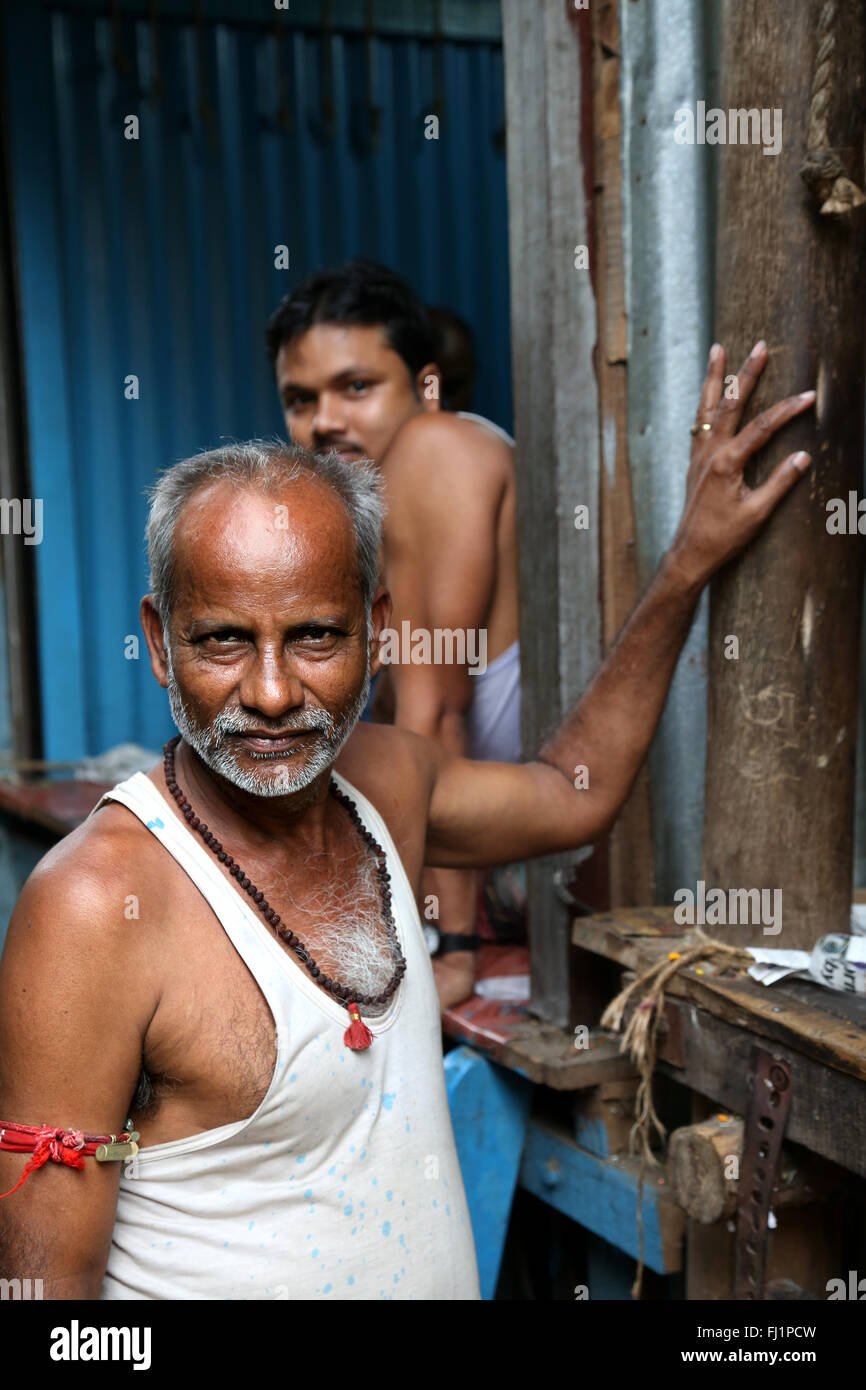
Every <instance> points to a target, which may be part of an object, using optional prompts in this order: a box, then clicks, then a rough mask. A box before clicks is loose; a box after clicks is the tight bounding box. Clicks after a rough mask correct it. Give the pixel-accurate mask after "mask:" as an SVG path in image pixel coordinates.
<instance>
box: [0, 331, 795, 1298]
mask: <svg viewBox="0 0 866 1390" xmlns="http://www.w3.org/2000/svg"><path fill="white" fill-rule="evenodd" d="M766 357H767V354H766V348H765V347H764V346H763V345H759V346H758V348H757V349H756V350H755V352H754V353H753V354H752V356H750V358H749V359H748V360H747V361H746V363H745V364H744V365H743V367H742V369H741V371H740V374H739V393H738V394H739V399H731V400H728V399H722V383H723V378H724V371H725V356H724V352H723V351H722V350H721V349H715V350H714V353H713V356H712V359H711V364H710V367H709V370H708V374H707V378H706V382H705V384H704V388H703V393H702V398H701V403H700V406H699V410H698V417H697V418H698V423H699V424H706V425H709V426H710V428H709V429H708V430H701V431H700V432H698V433H697V434H696V435H695V438H694V442H693V445H692V457H691V464H690V467H689V473H688V479H687V496H686V505H685V509H684V512H683V516H682V518H681V520H680V523H679V527H678V529H677V532H676V535H675V536H674V539H673V542H672V545H671V548H670V550H669V551H668V552H667V554H666V555H665V557H664V559H663V561H662V563H661V566H660V568H659V571H658V573H657V575H656V577H655V579H654V580H653V583H652V585H651V586H650V588H649V590H648V592H647V594H646V596H645V598H644V599H643V600H642V601H641V603H640V604H639V605H638V607H637V608H636V609H635V611H634V613H633V615H632V617H631V618H630V619H629V622H628V623H627V624H626V626H625V628H624V629H623V632H622V633H621V635H620V638H619V640H618V642H617V643H616V645H615V647H614V649H613V651H612V652H611V654H610V656H609V658H608V660H607V661H606V663H605V665H604V666H603V668H602V669H601V671H600V672H599V674H598V675H597V677H596V678H595V680H594V682H593V683H592V685H591V687H590V688H589V690H588V691H587V692H586V693H585V695H584V696H583V697H582V699H581V700H580V702H579V703H578V704H577V705H576V706H575V707H574V709H572V710H571V711H570V712H569V714H568V715H567V716H566V718H565V719H564V721H563V723H562V725H561V727H560V728H559V729H558V730H557V732H556V733H555V734H554V735H553V737H552V738H551V739H550V740H549V742H548V743H547V744H546V745H545V747H544V748H542V749H541V750H540V752H539V753H538V755H537V757H536V758H535V760H534V761H530V762H527V763H524V764H513V763H499V762H472V761H469V760H467V759H465V758H462V757H460V756H458V755H456V754H449V753H447V752H446V751H445V750H443V748H442V747H441V746H440V745H439V744H436V743H433V742H431V741H429V740H427V739H423V738H420V737H418V736H417V735H415V734H412V733H409V732H407V731H406V730H403V729H399V728H394V727H390V726H385V725H372V724H357V725H356V721H357V719H358V715H359V713H360V711H361V709H362V708H363V705H364V701H365V698H366V693H367V688H368V681H369V672H370V670H371V668H372V669H375V664H376V660H377V657H376V652H377V635H378V633H379V632H380V631H381V629H382V627H383V626H384V625H386V624H387V622H388V618H389V601H388V596H387V594H386V592H385V591H384V590H383V589H381V588H379V587H378V541H379V523H380V520H381V508H380V505H379V502H378V498H377V478H376V475H375V473H374V472H373V471H372V470H370V469H368V468H365V467H363V466H358V465H351V466H350V467H348V468H346V467H345V466H344V465H343V464H341V463H340V462H339V460H335V459H329V458H324V459H322V458H317V457H315V456H312V455H309V454H306V453H304V452H303V451H300V450H295V449H292V448H291V447H287V446H276V445H270V446H260V445H228V446H226V447H225V448H223V449H221V450H218V451H216V452H215V453H212V454H208V455H202V456H198V457H197V458H195V459H192V460H189V461H187V462H186V463H183V464H178V465H176V466H175V467H174V468H173V469H170V470H169V472H168V473H167V474H166V475H165V476H164V478H163V479H162V480H161V482H160V484H159V486H158V490H157V495H156V498H155V500H154V504H153V508H152V513H151V522H150V528H149V541H150V557H151V578H152V594H151V595H149V596H147V597H145V598H144V599H143V600H142V606H141V617H142V624H143V627H144V631H145V635H146V638H147V643H148V648H149V651H150V656H151V663H152V668H153V671H154V674H155V676H156V679H157V680H158V681H159V683H160V684H161V685H162V686H163V687H166V688H167V689H168V691H169V698H170V702H171V708H172V712H173V714H174V718H175V721H176V723H177V724H178V726H179V728H180V730H181V733H182V735H183V737H182V739H181V741H180V742H179V744H178V746H177V748H176V752H175V755H174V762H173V764H172V762H171V757H170V755H169V757H168V759H167V762H166V764H165V765H160V766H159V767H156V768H154V769H153V771H152V772H150V773H149V774H148V775H146V776H145V775H144V774H142V773H137V774H136V775H135V776H134V777H132V778H130V779H129V780H128V781H127V782H125V783H122V784H120V785H119V786H118V787H117V788H115V789H114V791H113V792H112V793H111V794H110V795H109V797H108V798H107V799H106V800H105V801H104V802H103V803H101V805H100V807H99V808H97V809H96V810H95V812H94V813H93V814H92V816H91V817H90V818H89V819H88V820H87V821H86V822H85V824H84V825H83V826H81V827H80V828H79V829H78V830H76V831H75V832H74V833H73V834H71V835H69V836H68V837H67V838H66V839H65V840H64V841H62V842H61V843H60V844H59V845H58V846H56V847H55V848H54V849H52V850H51V851H50V853H49V854H47V855H46V856H45V858H44V860H42V862H41V863H40V864H39V866H38V867H37V869H36V870H35V872H34V873H33V874H32V875H31V877H30V879H29V880H28V882H27V884H26V885H25V888H24V890H23V892H22V894H21V897H20V899H19V902H18V904H17V907H16V909H15V913H14V915H13V918H12V922H11V924H10V927H9V932H8V936H7V941H6V947H5V951H4V955H3V959H2V964H0V1123H2V1124H6V1125H8V1124H9V1123H10V1122H14V1123H16V1124H27V1125H42V1124H45V1125H50V1126H52V1127H57V1129H58V1130H61V1128H62V1129H67V1128H68V1129H74V1130H80V1131H84V1132H85V1133H90V1134H105V1133H107V1132H113V1133H115V1134H117V1133H119V1132H120V1131H121V1129H122V1127H123V1125H124V1122H125V1121H126V1120H127V1116H131V1119H132V1121H133V1123H134V1125H135V1128H136V1129H137V1130H138V1131H139V1132H140V1135H141V1143H142V1149H141V1152H140V1154H139V1155H138V1156H137V1158H135V1160H134V1161H132V1162H131V1163H130V1164H128V1165H127V1164H123V1165H121V1164H118V1163H112V1162H107V1163H97V1162H95V1161H94V1160H93V1159H92V1158H87V1159H86V1160H84V1170H83V1171H81V1172H69V1171H66V1169H65V1168H63V1167H61V1166H60V1164H59V1163H54V1162H48V1163H47V1164H46V1165H45V1166H44V1167H42V1168H40V1169H38V1170H36V1171H34V1172H32V1173H31V1174H30V1176H29V1177H28V1179H27V1181H26V1182H25V1183H24V1185H23V1187H20V1188H19V1189H18V1190H17V1191H16V1192H14V1193H13V1194H12V1195H11V1196H7V1197H5V1198H4V1200H2V1201H0V1248H2V1252H3V1257H2V1265H3V1268H2V1275H3V1277H11V1278H15V1277H21V1278H39V1279H42V1280H43V1281H44V1292H45V1296H46V1297H48V1298H84V1299H96V1298H99V1297H103V1298H108V1299H115V1298H131V1299H171V1298H180V1299H184V1298H194V1299H195V1298H198V1299H201V1298H215V1299H227V1298H228V1299H238V1298H240V1299H251V1298H291V1299H297V1298H311V1299H312V1298H328V1297H333V1298H337V1299H340V1298H363V1299H369V1298H380V1297H395V1298H410V1297H411V1298H415V1299H425V1298H432V1299H464V1298H465V1299H474V1298H477V1297H478V1281H477V1273H476V1268H475V1258H474V1249H473V1244H472V1234H471V1229H470V1225H469V1216H468V1211H467V1208H466V1201H465V1196H464V1192H463V1186H462V1181H461V1177H460V1171H459V1167H458V1164H457V1159H456V1153H455V1148H454V1142H453V1135H452V1130H451V1125H450V1119H449V1114H448V1105H447V1098H446V1094H445V1087H444V1079H443V1070H442V1050H441V1032H440V1025H439V1008H438V1001H437V996H436V990H435V986H434V982H433V976H432V971H431V967H430V961H429V957H428V955H427V953H426V948H425V945H424V940H423V935H422V930H421V923H420V919H419V916H418V912H417V908H416V906H415V898H414V894H415V892H416V891H417V886H418V882H419V879H420V876H421V873H422V870H423V867H424V865H425V864H426V865H434V866H440V867H444V868H469V867H472V866H473V865H477V864H495V863H499V862H504V861H507V860H513V859H520V858H526V857H531V856H533V855H546V854H551V853H555V852H559V851H565V850H572V849H574V848H575V847H576V846H578V845H581V844H584V843H587V842H591V841H593V840H594V839H596V838H597V837H598V836H599V835H600V834H602V833H604V832H605V831H606V829H608V828H609V827H610V825H611V824H612V823H613V821H614V820H615V818H616V815H617V813H618V811H619V808H620V807H621V805H622V804H623V802H624V800H625V798H626V796H627V794H628V792H629V789H630V787H631V785H632V783H633V781H634V778H635V776H636V774H637V772H638V770H639V768H640V766H641V763H642V762H643V759H644V757H645V756H646V752H647V749H648V747H649V745H650V741H651V739H652V736H653V732H654V730H655V728H656V726H657V723H658V720H659V717H660V714H661V711H662V708H663V706H664V702H665V698H666V694H667V690H668V686H669V683H670V680H671V676H672V674H673V671H674V668H675V665H676V661H677V657H678V655H679V652H680V650H681V648H682V644H683V642H684V640H685V637H686V635H687V633H688V630H689V627H690V625H691V622H692V618H693V615H694V611H695V606H696V604H697V601H698V598H699V595H700V593H701V590H702V588H703V586H704V585H705V583H706V582H707V580H708V579H709V577H710V575H711V574H712V573H713V572H714V571H715V570H716V569H717V568H718V567H719V566H721V565H723V564H724V563H725V562H726V561H727V560H729V559H730V558H731V557H732V556H733V555H734V554H736V552H737V551H738V550H740V549H741V548H742V546H743V545H745V544H746V543H747V542H748V541H749V540H750V538H751V537H752V536H754V535H755V534H756V532H757V531H758V530H759V529H760V527H761V526H762V524H763V523H764V521H765V520H766V518H767V517H768V516H769V514H770V513H771V512H772V510H773V508H774V507H775V506H776V505H777V503H778V502H779V501H780V500H781V498H782V497H783V496H784V495H785V494H786V493H787V492H788V491H789V490H790V489H791V488H792V487H793V486H794V485H795V483H796V481H797V480H798V478H799V477H800V476H801V474H802V471H803V469H804V468H806V467H807V466H808V462H809V459H808V456H807V455H805V454H798V455H794V456H791V457H789V458H787V459H786V460H785V461H784V462H782V463H780V464H779V465H778V467H777V468H776V469H775V470H774V471H773V473H772V475H771V476H770V478H769V479H768V480H767V481H766V482H765V483H764V484H762V486H761V487H759V488H757V489H755V490H754V491H750V490H749V489H748V488H747V487H745V485H744V483H743V467H744V465H745V464H746V462H747V460H748V459H749V457H750V456H751V455H752V454H753V453H754V452H755V451H756V450H757V449H758V448H759V447H760V446H761V445H762V444H764V443H765V442H766V440H767V439H768V438H769V437H770V436H771V435H772V434H773V433H774V431H775V430H777V429H778V428H779V427H780V426H781V425H782V424H783V423H784V422H785V421H786V420H790V419H792V418H793V417H794V416H796V415H798V414H799V413H801V412H802V411H804V410H805V409H807V408H808V407H809V406H810V405H811V404H812V402H813V400H814V392H809V393H806V394H804V395H803V396H798V397H791V398H789V399H788V400H786V401H783V402H780V403H779V404H777V405H775V406H773V407H772V408H771V409H769V410H768V411H766V412H764V414H763V415H762V416H760V417H758V419H756V420H754V421H752V422H751V423H750V424H749V425H747V426H746V427H745V428H743V429H742V430H741V431H740V432H739V433H737V427H738V425H739V422H740V419H741V415H742V412H743V409H744V406H745V403H746V401H747V400H748V398H749V395H750V392H751V390H752V388H753V386H754V383H755V380H756V379H757V376H758V375H759V373H760V371H761V370H762V368H763V366H764V364H765V362H766ZM578 763H581V764H585V765H587V766H589V767H590V768H591V774H592V775H591V779H590V781H591V789H586V790H575V788H574V784H573V780H572V772H573V769H574V767H575V765H576V764H578ZM332 767H333V769H334V773H333V789H332V787H331V782H332ZM175 785H176V787H177V788H179V789H180V790H179V791H178V792H177V796H176V793H175V791H174V790H173V789H172V788H173V787H174V786H175ZM178 797H179V800H178V799H177V798H178ZM346 797H349V798H351V800H352V802H354V803H355V809H354V810H353V809H352V807H351V806H350V805H347V804H346V801H345V798H346ZM203 823H206V826H207V827H208V828H207V830H206V831H205V826H204V824H203ZM203 836H206V839H205V838H203ZM214 837H215V838H214ZM206 840H207V842H206ZM219 846H223V847H224V848H222V849H220V848H219ZM217 850H218V853H217ZM226 856H228V858H227V857H226ZM238 865H242V866H243V867H242V870H239V869H238ZM238 874H240V875H241V876H240V877H239V878H238V877H237V876H238ZM276 914H279V918H277V917H276ZM277 927H281V928H282V930H283V932H284V933H285V932H290V933H292V934H293V935H291V936H289V938H288V943H287V942H286V941H285V940H284V939H282V938H281V937H280V936H279V935H278V933H277V930H276V928H277ZM298 938H299V939H300V942H302V943H304V947H305V948H306V949H305V950H304V949H303V948H300V947H299V945H298ZM309 958H312V960H313V961H315V962H317V964H316V965H315V966H311V965H310V964H309ZM305 961H306V964H305V963H304V962H305ZM359 1001H360V1007H355V1008H352V1007H351V1006H352V1004H353V1003H354V1004H356V1005H357V1004H358V1003H359ZM354 1015H359V1016H362V1017H363V1018H364V1019H365V1020H366V1022H367V1023H369V1024H370V1027H371V1030H372V1033H373V1034H374V1035H375V1036H374V1040H373V1042H372V1046H368V1047H366V1048H363V1049H359V1048H358V1044H359V1043H364V1042H365V1041H366V1040H367V1039H366V1036H365V1035H364V1031H363V1029H362V1027H361V1018H360V1017H359V1018H355V1017H354ZM350 1016H351V1028H350V1029H349V1028H348V1025H349V1024H350ZM359 1032H360V1033H361V1036H360V1037H359V1036H358V1033H359ZM142 1072H143V1074H144V1075H143V1078H142ZM59 1137H60V1136H59ZM73 1142H75V1141H74V1140H73ZM0 1145H2V1141H0ZM23 1164H24V1159H23V1157H22V1156H21V1155H20V1154H11V1153H8V1152H0V1190H2V1192H3V1193H5V1192H6V1191H7V1190H8V1189H10V1188H12V1187H13V1186H14V1185H15V1183H16V1182H17V1181H18V1180H19V1178H20V1176H21V1171H22V1168H23Z"/></svg>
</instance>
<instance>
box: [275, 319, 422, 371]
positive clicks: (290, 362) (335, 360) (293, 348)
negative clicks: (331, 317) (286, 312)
mask: <svg viewBox="0 0 866 1390" xmlns="http://www.w3.org/2000/svg"><path fill="white" fill-rule="evenodd" d="M398 364H399V365H401V366H403V365H405V364H404V363H403V359H402V358H401V357H400V355H399V353H396V352H395V351H394V349H393V348H392V347H391V344H390V342H389V340H388V334H387V331H386V329H385V327H384V325H383V324H340V323H314V324H313V325H312V327H310V328H308V329H306V331H305V332H303V333H299V334H298V335H297V337H295V338H292V339H290V341H289V342H288V343H283V345H282V347H281V348H280V351H279V353H278V354H277V377H278V379H279V381H280V382H281V383H282V382H284V381H290V380H295V379H296V378H298V379H300V378H301V377H302V376H306V375H307V374H309V373H311V372H312V373H316V374H318V375H321V376H327V377H335V376H340V375H342V374H344V373H345V372H349V371H353V370H357V369H360V368H363V367H364V366H365V365H367V366H374V365H376V366H379V367H381V366H383V365H387V366H390V367H392V368H393V367H395V366H397V365H398Z"/></svg>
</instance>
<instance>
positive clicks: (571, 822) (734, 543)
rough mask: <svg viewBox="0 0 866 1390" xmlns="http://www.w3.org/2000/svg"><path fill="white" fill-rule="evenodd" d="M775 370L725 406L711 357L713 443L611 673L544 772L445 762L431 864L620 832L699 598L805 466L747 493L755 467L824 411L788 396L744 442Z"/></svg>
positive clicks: (569, 724)
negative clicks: (791, 427)
mask: <svg viewBox="0 0 866 1390" xmlns="http://www.w3.org/2000/svg"><path fill="white" fill-rule="evenodd" d="M766 361H767V351H766V346H765V345H764V344H760V345H758V347H757V348H756V349H754V350H753V352H752V354H751V355H750V356H749V358H748V359H747V360H746V362H745V363H744V364H743V366H742V368H741V369H740V373H739V377H738V382H739V394H738V398H732V399H727V398H723V397H722V383H723V380H724V371H725V354H724V351H723V349H721V348H717V349H715V351H714V355H713V356H711V360H710V365H709V369H708V372H707V377H706V380H705V382H704V387H703V391H702V393H701V402H700V405H699V407H698V416H697V423H698V424H701V425H702V424H707V423H708V424H710V425H711V429H710V430H709V431H704V430H700V431H699V432H698V433H697V434H696V435H695V436H694V443H693V446H692V456H691V462H690V465H689V471H688V476H687V481H686V502H685V507H684V510H683V515H682V517H681V519H680V523H679V527H678V529H677V532H676V535H675V537H674V540H673V543H672V545H671V548H670V550H669V551H668V552H667V554H666V555H665V557H664V559H663V560H662V563H661V565H660V567H659V570H658V573H657V574H656V577H655V579H654V580H653V582H652V584H651V585H650V588H649V591H648V592H647V594H646V596H645V597H644V599H643V600H642V602H641V603H640V604H639V605H638V607H637V608H636V609H635V611H634V613H633V614H632V616H631V617H630V619H629V620H628V622H627V623H626V625H625V627H624V629H623V631H622V633H621V634H620V636H619V638H618V640H617V642H616V644H615V646H614V648H613V650H612V651H611V653H610V655H609V656H608V658H607V661H606V662H605V664H604V666H603V667H602V669H601V670H600V672H599V673H598V675H597V676H596V677H595V679H594V680H593V682H592V684H591V685H590V687H589V689H588V690H587V691H586V693H585V694H584V696H583V698H582V699H581V700H580V701H579V702H578V704H577V705H576V706H575V707H574V708H573V709H572V710H571V711H570V712H569V714H568V715H567V716H566V718H565V719H564V720H563V722H562V724H561V726H560V728H559V729H558V730H557V731H556V733H555V734H554V735H553V737H552V738H551V739H549V740H548V742H547V743H546V744H545V746H544V747H543V748H542V749H541V750H540V752H539V754H538V757H537V759H536V761H535V762H531V763H527V764H524V765H522V766H511V765H509V764H506V763H488V764H485V763H471V762H468V761H467V760H465V759H459V758H452V759H445V758H440V760H439V767H438V773H437V778H436V783H435V787H434V792H433V798H432V802H431V814H430V820H429V828H428V862H429V863H433V864H450V865H461V864H470V863H505V862H507V861H508V860H510V859H518V858H521V857H529V856H532V855H542V854H551V853H555V852H558V851H561V850H568V849H573V848H575V847H576V846H578V845H580V844H586V843H591V842H592V841H594V840H596V839H598V838H599V836H601V835H602V834H604V833H605V831H607V830H608V829H609V828H610V826H611V825H612V824H613V822H614V820H615V819H616V816H617V815H618V813H619V810H620V808H621V806H622V805H623V802H624V801H625V799H626V797H627V796H628V793H629V790H630V789H631V786H632V784H633V782H634V780H635V777H636V776H637V773H638V771H639V770H640V767H641V764H642V762H643V760H644V758H645V757H646V754H647V752H648V750H649V746H650V743H651V742H652V738H653V735H654V733H655V730H656V727H657V725H658V721H659V718H660V716H661V712H662V710H663V708H664V704H665V700H666V698H667V692H668V688H669V686H670V682H671V679H672V677H673V673H674V670H675V668H676V663H677V659H678V657H679V653H680V651H681V649H682V645H683V643H684V641H685V638H686V636H687V634H688V631H689V627H690V626H691V622H692V618H693V616H694V611H695V607H696V605H697V601H698V598H699V597H700V594H701V591H702V589H703V587H704V585H705V584H706V583H707V581H708V580H709V578H710V576H711V575H712V574H713V573H714V572H715V571H716V570H717V569H719V568H720V567H721V566H722V565H724V564H725V563H726V562H727V561H728V560H730V559H732V558H733V556H734V555H736V554H737V552H738V551H740V550H741V549H742V548H743V547H744V546H745V545H746V544H747V543H748V542H749V541H750V540H751V539H752V538H753V536H754V535H755V534H756V533H757V532H758V531H759V530H760V528H761V526H763V524H764V522H765V521H766V520H767V518H768V517H769V515H770V513H771V512H772V511H773V509H774V508H775V507H776V506H777V504H778V503H779V502H780V501H781V499H782V498H783V497H784V496H785V494H786V493H787V492H789V491H790V489H791V488H792V487H793V486H794V485H795V483H796V482H797V481H798V479H799V478H800V477H801V476H802V474H803V472H804V471H805V469H806V468H807V467H808V465H809V463H810V459H809V457H808V455H806V454H795V455H791V456H789V457H788V458H786V459H784V460H783V461H782V462H781V463H780V464H779V465H778V466H777V468H776V469H774V471H773V473H772V474H771V476H770V477H769V478H768V479H767V481H766V482H765V483H764V484H763V485H762V486H761V487H758V488H755V489H750V488H749V487H747V486H746V484H745V482H744V480H743V469H744V467H745V465H746V463H747V462H748V460H749V459H750V458H751V456H752V455H753V454H754V453H756V451H757V450H758V449H759V448H760V447H761V446H762V445H763V444H765V443H766V442H767V440H768V439H769V438H770V437H771V436H772V435H773V434H774V433H775V432H776V430H778V429H779V428H780V427H781V426H782V425H783V424H784V423H785V422H786V421H787V420H790V419H792V418H793V417H794V416H796V415H799V414H801V413H802V412H803V411H804V410H807V409H808V408H809V407H810V406H811V405H812V404H813V402H814V399H815V393H814V392H813V391H809V392H805V393H804V394H803V395H800V396H791V397H789V398H788V399H787V400H784V401H780V402H778V403H777V404H776V405H774V406H772V407H771V408H770V409H768V410H766V411H764V412H763V413H762V414H761V415H759V416H758V417H757V418H756V419H755V420H753V421H752V422H751V423H750V424H749V425H747V426H746V427H745V428H744V429H742V430H740V432H739V433H737V427H738V425H739V423H740V420H741V418H742V414H743V410H744V408H745V404H746V402H747V400H748V398H749V396H750V395H751V393H752V390H753V389H754V386H755V383H756V381H757V379H758V377H759V375H760V373H761V372H762V370H763V368H764V366H765V364H766ZM580 768H585V769H586V775H585V776H583V775H582V774H581V773H580V772H579V771H577V769H580ZM583 782H585V783H586V785H581V783H583Z"/></svg>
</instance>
